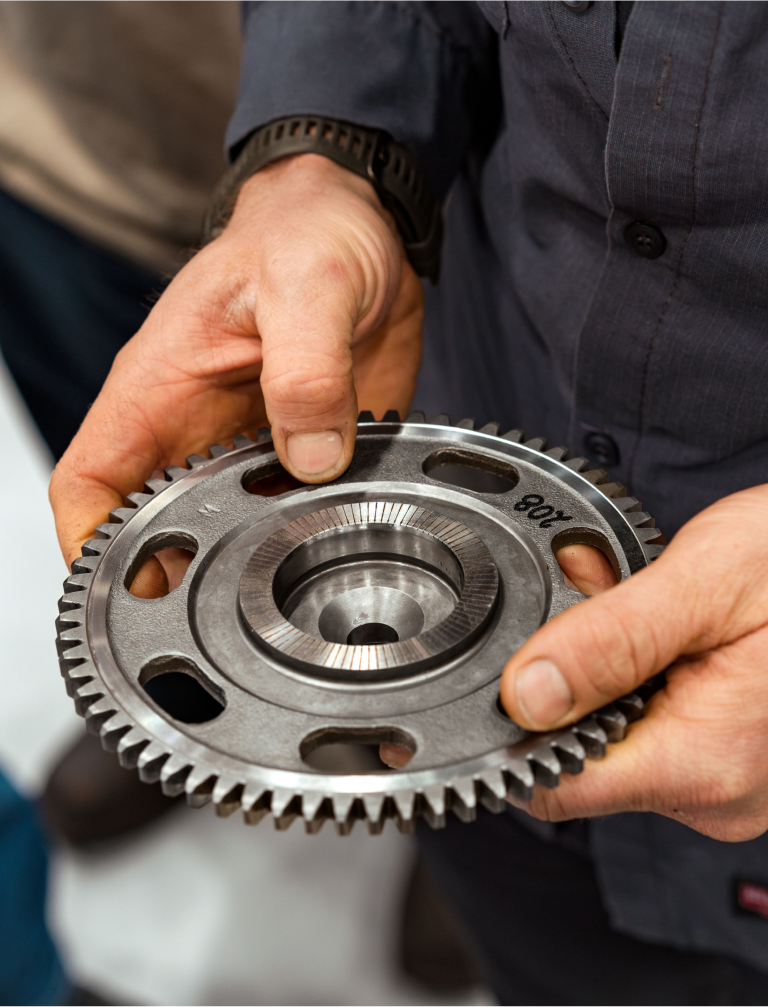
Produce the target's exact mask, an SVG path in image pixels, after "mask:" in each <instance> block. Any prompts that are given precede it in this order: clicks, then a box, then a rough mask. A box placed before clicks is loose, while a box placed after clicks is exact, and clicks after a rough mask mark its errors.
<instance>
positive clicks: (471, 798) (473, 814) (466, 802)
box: [450, 777, 477, 822]
mask: <svg viewBox="0 0 768 1007" xmlns="http://www.w3.org/2000/svg"><path fill="white" fill-rule="evenodd" d="M451 790H452V791H453V795H454V799H453V800H452V801H451V802H450V803H451V811H452V812H453V813H454V815H456V817H457V818H458V819H459V820H460V821H462V822H474V820H475V819H476V818H477V794H476V793H475V781H474V780H473V779H472V778H471V777H465V778H464V779H463V780H454V781H453V783H451Z"/></svg>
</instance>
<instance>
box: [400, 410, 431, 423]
mask: <svg viewBox="0 0 768 1007" xmlns="http://www.w3.org/2000/svg"><path fill="white" fill-rule="evenodd" d="M405 422H406V423H426V422H427V417H426V414H425V413H423V412H422V411H421V410H420V409H417V410H416V411H415V412H413V413H408V415H407V416H406V418H405Z"/></svg>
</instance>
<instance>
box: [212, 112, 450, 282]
mask: <svg viewBox="0 0 768 1007" xmlns="http://www.w3.org/2000/svg"><path fill="white" fill-rule="evenodd" d="M292 154H322V155H323V156H324V157H328V158H330V159H331V160H332V161H336V163H337V164H340V165H342V166H343V167H344V168H348V169H349V170H350V171H354V172H355V174H357V175H361V176H362V177H363V178H367V179H368V181H369V182H371V183H372V184H373V186H374V188H375V189H376V192H377V194H378V196H379V199H380V200H381V202H382V204H383V205H384V206H385V207H386V209H387V210H389V212H390V213H391V214H392V216H393V217H394V218H395V222H396V223H397V226H398V229H399V230H400V234H401V235H402V238H403V244H404V245H405V251H406V254H407V256H408V259H409V261H410V263H411V265H412V266H413V268H414V270H415V272H416V273H417V274H418V275H419V276H425V277H428V278H429V279H430V280H431V281H432V282H433V283H437V280H438V276H439V272H440V246H441V243H442V231H443V225H442V214H441V212H440V204H439V202H438V201H437V198H436V197H435V195H434V194H433V192H432V190H431V188H430V186H429V183H428V182H427V179H426V177H425V175H424V172H423V171H422V169H421V167H420V165H419V163H418V162H417V161H416V159H415V158H414V157H413V156H412V155H411V154H410V152H409V151H408V149H407V148H406V147H404V146H403V144H401V143H398V142H397V140H395V139H393V138H392V137H391V136H390V135H389V133H386V132H385V131H384V130H381V129H367V128H366V127H364V126H356V125H354V124H352V123H349V122H342V121H340V120H338V119H328V118H325V117H323V116H311V115H305V116H302V115H296V116H290V117H288V118H285V119H276V120H274V121H273V122H270V123H267V124H266V125H265V126H262V127H261V128H260V129H257V130H256V131H255V132H253V133H251V135H250V136H249V137H248V139H247V140H246V142H245V143H244V145H243V147H242V149H241V150H240V153H239V154H238V155H237V158H236V160H235V162H234V164H233V165H232V166H231V167H230V168H229V170H228V171H227V172H226V174H225V175H224V177H223V178H222V179H221V181H220V182H219V184H218V186H217V187H216V189H215V191H214V193H213V197H212V199H211V203H210V205H209V208H208V212H207V213H206V215H205V220H204V223H203V243H204V244H207V243H208V242H209V241H212V240H213V239H214V238H216V237H218V236H219V235H220V234H221V233H222V231H223V230H224V228H225V227H226V225H227V223H228V221H229V218H230V217H231V216H232V211H233V210H234V207H235V202H236V201H237V196H238V193H239V192H240V188H241V186H242V185H243V183H244V182H245V181H246V180H247V179H248V178H250V177H251V175H254V174H255V173H256V172H257V171H259V170H260V169H261V168H264V167H266V166H267V165H268V164H271V163H272V162H273V161H277V160H279V159H280V158H282V157H288V156H290V155H292Z"/></svg>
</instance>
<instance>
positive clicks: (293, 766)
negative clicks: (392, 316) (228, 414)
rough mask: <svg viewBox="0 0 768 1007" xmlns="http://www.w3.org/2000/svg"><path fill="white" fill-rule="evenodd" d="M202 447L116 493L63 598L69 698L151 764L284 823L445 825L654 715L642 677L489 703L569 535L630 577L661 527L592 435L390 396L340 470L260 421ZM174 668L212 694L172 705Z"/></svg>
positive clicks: (147, 772) (229, 803) (527, 631)
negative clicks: (579, 452)
mask: <svg viewBox="0 0 768 1007" xmlns="http://www.w3.org/2000/svg"><path fill="white" fill-rule="evenodd" d="M210 455H211V457H210V459H208V458H203V457H201V456H199V455H192V456H191V457H190V458H188V459H187V461H188V466H189V467H188V468H178V467H171V468H168V469H166V470H165V479H164V480H163V479H152V480H150V481H149V482H148V483H147V484H146V485H145V487H144V491H143V492H142V493H133V494H131V495H130V498H129V499H130V503H131V506H128V507H122V508H118V509H117V510H115V511H113V512H112V514H111V515H110V521H109V523H108V524H103V525H100V526H99V528H98V529H97V532H96V538H95V539H93V540H92V541H90V542H88V543H87V544H86V545H85V546H84V547H83V551H82V557H81V558H79V559H78V560H76V562H75V563H74V564H73V567H72V575H71V576H70V577H68V578H67V580H66V581H65V585H64V591H65V594H64V596H63V598H62V599H61V602H60V604H59V610H60V615H59V619H58V621H57V629H58V639H57V644H58V649H59V656H60V665H61V671H62V675H63V676H64V678H65V680H66V682H67V689H68V691H69V693H70V695H71V696H73V697H74V699H75V704H76V707H77V710H78V712H79V713H80V714H81V715H83V716H84V717H85V718H86V721H87V725H88V728H89V729H90V730H91V731H92V732H94V733H97V734H99V735H100V736H101V740H102V743H103V745H104V747H105V748H107V749H110V750H113V751H117V753H118V755H119V757H120V761H121V763H122V764H123V765H124V766H126V767H136V768H138V770H139V773H140V775H141V778H142V779H143V780H145V781H146V782H148V783H151V782H155V781H158V780H159V781H161V783H162V787H163V790H164V791H165V793H166V794H169V795H177V794H181V793H186V796H187V800H188V802H189V803H190V804H192V805H194V806H201V805H203V804H206V803H208V802H209V801H213V803H214V804H215V807H216V811H217V813H218V814H220V815H228V814H231V813H232V812H233V811H235V810H237V809H242V811H243V813H244V817H245V820H246V822H248V823H251V824H255V823H256V822H258V821H260V820H261V819H262V818H263V817H265V816H266V815H268V814H270V813H271V814H272V815H273V817H274V820H275V825H276V826H277V828H279V829H282V828H287V827H288V825H290V824H291V822H292V821H293V820H294V819H295V818H297V817H302V818H303V819H304V823H305V826H306V828H307V830H308V831H309V832H316V831H318V830H319V829H320V827H321V826H322V824H323V823H324V821H326V820H332V821H334V822H335V824H336V827H337V829H338V830H339V832H341V833H347V832H349V831H350V830H351V829H352V827H353V825H354V823H355V821H356V820H358V819H362V820H365V822H366V824H367V826H368V829H369V830H370V831H371V832H372V833H378V832H380V831H381V829H382V828H383V826H384V823H385V821H386V820H387V819H389V818H392V819H394V821H395V822H396V824H397V826H398V827H399V828H400V829H401V830H405V831H409V830H410V829H412V828H413V822H414V819H415V818H416V817H417V816H419V815H423V816H424V817H425V818H426V820H427V821H428V822H429V824H430V825H432V826H433V827H435V828H439V827H441V826H442V825H444V824H445V816H446V812H447V811H448V810H452V811H453V812H454V813H455V814H456V815H457V816H458V817H459V818H460V819H462V820H464V821H470V820H472V819H473V818H474V817H475V814H476V808H477V805H478V803H481V804H483V805H484V806H485V807H487V808H489V809H490V810H491V811H495V812H498V811H501V810H502V809H503V808H504V806H505V797H506V796H507V794H508V793H511V794H513V795H515V796H516V797H517V798H518V799H522V800H530V798H531V796H532V793H533V788H534V785H535V784H537V783H538V784H541V785H542V786H544V787H555V786H557V784H558V782H559V778H560V774H561V772H567V773H578V772H580V771H581V770H582V768H583V764H584V759H585V758H600V757H602V756H603V755H604V754H605V750H606V744H607V743H608V742H613V741H619V740H621V739H622V738H623V737H624V733H625V730H626V727H627V723H628V722H629V721H632V720H635V719H637V718H638V717H639V716H641V714H642V708H643V703H642V700H641V699H640V698H639V697H638V696H637V695H635V694H633V695H630V696H625V697H624V698H623V699H620V700H617V701H616V702H615V703H612V704H610V705H609V706H606V707H604V708H603V709H601V710H598V711H597V712H596V713H594V714H593V715H591V716H588V717H585V718H584V719H583V720H581V721H579V722H578V723H577V724H575V725H573V726H572V727H569V728H567V729H565V730H559V731H553V732H550V733H546V734H535V733H531V732H528V731H525V730H523V729H522V728H520V727H518V726H517V725H516V724H515V723H514V722H513V721H512V720H510V719H509V717H507V716H506V714H505V713H504V712H503V710H502V709H501V707H500V705H499V703H498V680H499V676H500V674H501V671H502V669H503V667H504V664H505V662H506V661H507V660H508V658H509V657H510V655H511V654H513V653H514V652H515V651H516V650H517V649H518V648H519V647H520V646H521V644H522V643H523V642H524V641H525V640H526V639H527V638H528V637H529V636H530V635H531V634H532V633H533V632H534V631H535V630H536V629H537V628H538V627H539V626H540V625H541V624H542V623H543V622H545V621H547V620H548V619H550V618H552V617H553V616H554V615H556V614H557V613H559V612H562V611H563V610H564V609H566V608H569V607H570V606H572V605H574V604H576V603H578V602H579V601H580V600H582V598H583V595H581V594H580V593H579V592H578V591H577V590H575V589H573V588H569V587H568V586H567V585H566V583H565V581H564V579H563V575H562V573H561V571H560V568H559V566H558V564H557V562H556V560H555V558H554V550H555V549H557V548H560V546H562V545H565V544H568V543H574V542H579V543H591V544H594V545H596V546H598V547H599V548H601V549H602V550H603V552H604V553H605V554H606V555H607V556H608V557H609V559H610V560H611V563H612V565H613V566H614V569H615V570H616V573H617V574H618V575H619V577H620V578H622V579H623V578H626V577H629V576H630V575H631V574H632V573H634V572H636V571H637V570H639V569H641V568H643V567H645V566H647V565H648V563H649V562H650V561H651V560H652V559H654V558H655V557H656V556H657V555H658V554H659V553H660V552H661V550H662V548H663V547H662V545H661V544H659V540H660V539H661V538H662V537H661V533H660V532H659V530H658V529H657V528H656V526H655V522H654V521H653V519H652V518H651V516H650V515H649V514H647V513H645V512H644V511H643V510H642V508H641V505H640V503H639V501H637V500H636V499H634V498H633V497H630V496H627V495H626V492H625V490H624V487H623V486H621V485H620V484H618V483H613V482H609V481H608V475H607V473H606V472H604V471H603V470H601V469H597V470H595V469H591V468H590V466H589V464H588V462H587V460H586V459H584V458H571V459H569V457H568V452H567V450H566V449H565V448H561V447H555V448H550V449H547V447H546V442H545V441H544V440H543V439H542V438H534V439H532V440H527V441H526V440H524V437H523V433H522V431H520V430H512V431H510V432H509V433H506V434H504V435H503V436H499V426H498V424H495V423H489V424H487V425H486V426H484V427H483V428H482V429H480V430H476V429H475V428H474V423H473V421H472V420H462V421H461V422H459V423H458V424H456V425H455V426H453V425H451V423H450V421H449V419H448V417H447V416H444V415H441V416H437V417H436V418H435V419H434V420H431V421H429V422H427V421H426V420H425V418H424V415H423V414H421V413H413V414H411V415H410V416H409V417H408V419H407V420H406V421H405V422H401V421H400V419H399V417H398V415H397V413H392V412H390V413H387V415H386V416H385V417H384V419H383V420H382V421H380V422H376V421H374V419H373V416H372V415H371V414H370V413H368V414H366V413H363V414H361V416H360V422H359V426H358V435H357V443H356V448H355V454H354V458H353V460H352V464H351V465H350V467H349V469H348V470H347V472H346V473H345V474H344V475H343V476H342V477H340V478H339V479H337V480H336V481H335V482H333V483H330V484H326V485H321V486H304V485H301V484H299V483H296V482H295V481H294V482H293V486H294V488H288V489H286V487H285V486H281V485H280V484H279V480H280V479H283V478H286V477H287V474H286V473H284V470H282V469H281V467H280V464H279V462H278V460H277V456H276V454H275V452H274V449H273V445H272V442H271V439H270V435H269V432H268V431H262V432H260V435H259V438H258V441H257V442H254V441H251V440H249V439H248V438H245V437H237V438H235V442H234V447H233V448H232V449H227V448H225V447H223V446H221V445H214V446H213V447H212V448H211V450H210ZM276 481H277V482H276ZM173 546H177V547H178V546H181V547H183V548H186V549H189V550H191V551H192V552H194V553H195V558H194V560H193V561H192V563H191V565H190V567H189V569H188V571H187V573H186V574H185V576H184V580H183V581H182V583H181V585H180V586H179V587H177V588H176V590H174V591H172V592H171V593H170V594H168V595H167V596H166V597H164V598H158V599H149V600H148V599H140V598H137V597H134V596H133V595H132V594H130V593H129V590H128V588H129V587H130V584H131V582H132V580H133V578H134V576H135V574H136V572H137V571H138V569H139V568H140V566H141V565H142V564H143V563H144V562H145V561H146V559H147V558H148V557H149V556H151V555H154V554H155V553H156V552H157V551H158V550H160V549H163V548H168V547H173ZM174 676H175V679H174ZM164 677H165V678H164ZM163 680H165V681H168V682H171V681H174V680H175V681H181V682H182V684H184V683H187V684H189V683H190V682H194V683H195V684H194V688H195V689H197V690H199V691H200V693H201V694H202V695H203V696H204V697H206V700H207V702H208V704H209V706H210V710H209V711H208V712H207V713H204V715H201V714H199V713H198V714H193V715H191V716H190V715H186V716H185V715H184V714H183V713H182V712H180V711H179V709H175V708H173V707H171V709H172V712H173V713H175V716H174V715H171V713H169V712H168V704H167V703H165V704H164V703H163V702H162V700H161V699H159V698H158V696H159V695H160V694H159V693H158V692H157V690H156V687H157V683H158V681H161V682H162V681H163ZM153 683H154V686H153ZM190 687H192V686H190ZM153 696H154V698H153ZM334 742H336V743H338V742H346V743H354V742H357V743H368V744H374V743H376V744H378V743H381V742H395V743H399V744H401V745H405V746H406V747H408V748H409V749H410V750H411V751H412V752H413V753H414V754H413V757H412V759H411V761H410V762H409V763H408V765H407V766H405V767H404V768H403V769H400V770H381V771H376V772H370V773H355V774H353V775H349V774H345V773H341V774H335V773H330V772H327V771H322V770H318V769H315V768H313V767H312V765H311V762H312V753H313V750H315V749H317V748H318V746H322V745H324V744H330V743H334Z"/></svg>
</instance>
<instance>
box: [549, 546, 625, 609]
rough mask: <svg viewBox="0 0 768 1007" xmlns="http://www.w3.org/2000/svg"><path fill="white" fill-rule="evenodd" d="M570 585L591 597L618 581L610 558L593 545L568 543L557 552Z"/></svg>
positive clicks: (556, 557) (566, 580)
mask: <svg viewBox="0 0 768 1007" xmlns="http://www.w3.org/2000/svg"><path fill="white" fill-rule="evenodd" d="M555 559H556V560H557V562H558V564H559V566H560V569H561V570H562V571H563V576H564V578H565V583H566V584H567V586H568V587H575V588H576V590H577V591H581V593H582V594H586V595H587V596H588V597H591V596H592V595H593V594H602V592H603V591H607V590H608V588H609V587H613V586H614V585H615V584H616V583H618V579H619V578H618V577H617V576H616V574H615V572H614V569H613V567H612V566H611V564H610V563H609V562H608V558H607V557H606V555H605V554H604V553H602V552H601V551H600V550H599V549H596V548H595V546H592V545H566V546H563V548H562V549H558V550H557V552H556V553H555Z"/></svg>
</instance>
